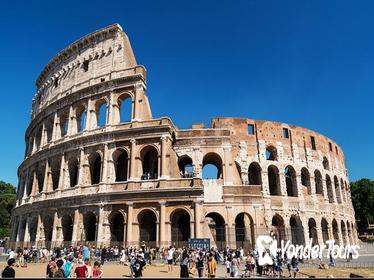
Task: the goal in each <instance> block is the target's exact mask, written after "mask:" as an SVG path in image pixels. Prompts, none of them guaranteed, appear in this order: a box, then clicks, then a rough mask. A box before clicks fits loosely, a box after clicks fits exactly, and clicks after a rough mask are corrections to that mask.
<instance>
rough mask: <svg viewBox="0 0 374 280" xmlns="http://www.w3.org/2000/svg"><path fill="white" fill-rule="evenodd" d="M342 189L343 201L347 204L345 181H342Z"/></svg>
mask: <svg viewBox="0 0 374 280" xmlns="http://www.w3.org/2000/svg"><path fill="white" fill-rule="evenodd" d="M340 189H341V191H342V200H343V202H347V192H346V189H345V187H344V182H343V179H340Z"/></svg>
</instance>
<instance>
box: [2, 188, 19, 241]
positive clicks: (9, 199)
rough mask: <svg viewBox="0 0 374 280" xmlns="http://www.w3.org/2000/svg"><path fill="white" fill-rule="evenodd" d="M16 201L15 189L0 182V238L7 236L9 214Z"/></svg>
mask: <svg viewBox="0 0 374 280" xmlns="http://www.w3.org/2000/svg"><path fill="white" fill-rule="evenodd" d="M16 199H17V194H16V189H15V187H14V186H13V185H11V184H8V183H5V182H3V181H0V237H5V236H7V235H9V231H10V213H11V211H12V209H13V207H14V205H15V204H16Z"/></svg>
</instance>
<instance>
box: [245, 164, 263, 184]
mask: <svg viewBox="0 0 374 280" xmlns="http://www.w3.org/2000/svg"><path fill="white" fill-rule="evenodd" d="M248 183H249V185H262V180H261V167H260V165H259V164H258V163H257V162H252V163H251V164H250V165H249V168H248Z"/></svg>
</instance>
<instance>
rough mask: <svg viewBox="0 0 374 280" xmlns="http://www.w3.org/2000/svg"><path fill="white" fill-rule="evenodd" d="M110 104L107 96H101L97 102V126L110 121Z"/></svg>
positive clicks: (104, 124) (102, 125)
mask: <svg viewBox="0 0 374 280" xmlns="http://www.w3.org/2000/svg"><path fill="white" fill-rule="evenodd" d="M108 104H109V102H108V101H107V100H106V98H101V99H99V100H97V101H96V103H95V112H96V127H104V126H106V124H107V122H108Z"/></svg>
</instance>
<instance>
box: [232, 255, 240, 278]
mask: <svg viewBox="0 0 374 280" xmlns="http://www.w3.org/2000/svg"><path fill="white" fill-rule="evenodd" d="M238 274H239V260H238V257H237V256H236V254H234V256H233V258H232V261H231V277H237V276H238Z"/></svg>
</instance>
